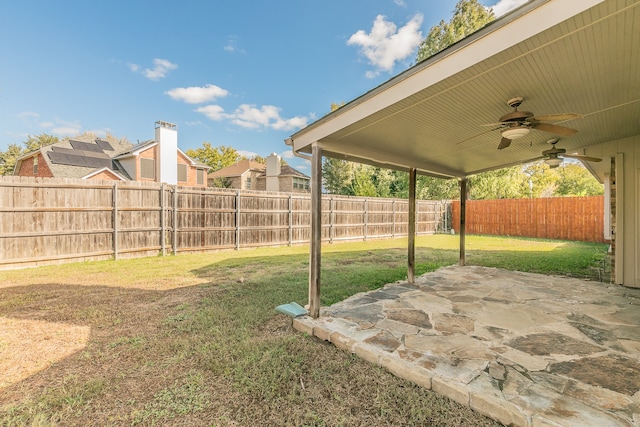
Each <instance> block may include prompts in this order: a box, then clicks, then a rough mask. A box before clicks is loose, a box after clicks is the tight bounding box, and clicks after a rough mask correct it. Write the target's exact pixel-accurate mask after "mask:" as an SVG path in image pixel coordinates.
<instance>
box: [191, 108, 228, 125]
mask: <svg viewBox="0 0 640 427" xmlns="http://www.w3.org/2000/svg"><path fill="white" fill-rule="evenodd" d="M196 112H198V113H202V114H204V115H205V116H207V117H208V118H210V119H211V120H215V121H220V120H224V119H226V118H227V117H229V114H227V113H225V112H224V108H222V107H221V106H219V105H206V106H204V107H200V108H197V109H196Z"/></svg>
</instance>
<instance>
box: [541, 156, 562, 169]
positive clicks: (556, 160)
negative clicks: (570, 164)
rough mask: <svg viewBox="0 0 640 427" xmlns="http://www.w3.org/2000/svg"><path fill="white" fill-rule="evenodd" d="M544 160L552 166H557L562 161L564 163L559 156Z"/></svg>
mask: <svg viewBox="0 0 640 427" xmlns="http://www.w3.org/2000/svg"><path fill="white" fill-rule="evenodd" d="M544 162H545V163H546V164H548V165H549V166H550V167H551V168H557V167H558V166H560V163H562V159H561V158H559V157H550V158H548V159H546V160H545V161H544Z"/></svg>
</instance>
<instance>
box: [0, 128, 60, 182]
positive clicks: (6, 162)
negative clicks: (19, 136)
mask: <svg viewBox="0 0 640 427" xmlns="http://www.w3.org/2000/svg"><path fill="white" fill-rule="evenodd" d="M59 141H60V140H59V138H58V137H57V136H53V135H49V134H46V133H41V134H39V135H27V139H26V140H25V141H23V142H22V145H24V148H23V147H20V146H19V145H18V144H9V146H8V147H7V149H6V150H5V151H0V160H2V164H0V175H13V169H14V167H15V165H16V161H17V160H18V158H20V157H22V156H24V155H25V154H27V153H30V152H32V151H36V150H38V149H40V148H42V147H45V146H47V145H51V144H55V143H56V142H59Z"/></svg>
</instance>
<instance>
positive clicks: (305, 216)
mask: <svg viewBox="0 0 640 427" xmlns="http://www.w3.org/2000/svg"><path fill="white" fill-rule="evenodd" d="M310 207H311V199H310V196H309V195H308V194H290V193H267V192H258V191H238V190H228V189H213V188H207V189H202V188H194V187H176V186H170V185H164V184H148V183H139V182H113V181H87V180H63V179H48V178H23V177H1V179H0V268H4V269H7V268H16V267H25V266H34V265H44V264H50V263H61V262H70V261H81V260H96V259H109V258H131V257H140V256H154V255H158V254H162V255H166V254H169V253H173V254H176V253H188V252H205V251H212V250H220V249H240V248H250V247H258V246H283V245H295V244H302V243H307V242H309V237H310V230H309V225H310V218H311V215H310ZM447 212H448V204H447V203H446V202H432V201H418V203H417V214H416V230H417V233H418V234H433V233H436V232H438V231H443V232H446V231H448V227H449V224H450V221H448V215H447ZM407 219H408V202H407V201H406V200H395V199H376V198H355V197H343V196H329V195H327V196H324V197H323V218H322V221H323V230H322V232H323V241H325V242H329V243H331V242H335V241H340V240H367V239H379V238H389V237H401V236H406V235H407V230H408V227H407Z"/></svg>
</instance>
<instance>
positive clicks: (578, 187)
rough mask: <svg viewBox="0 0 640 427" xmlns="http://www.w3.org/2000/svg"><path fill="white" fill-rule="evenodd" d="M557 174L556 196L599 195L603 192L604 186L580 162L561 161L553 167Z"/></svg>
mask: <svg viewBox="0 0 640 427" xmlns="http://www.w3.org/2000/svg"><path fill="white" fill-rule="evenodd" d="M553 170H554V171H556V174H557V177H558V179H557V187H556V191H555V193H556V194H557V195H558V196H599V195H602V194H604V187H603V185H602V184H600V183H599V182H598V181H597V180H596V179H595V178H594V177H593V175H591V173H590V172H589V171H588V170H587V168H585V167H584V166H583V165H582V164H580V163H569V162H566V161H565V162H563V163H562V165H561V166H560V167H559V168H556V169H553Z"/></svg>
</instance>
